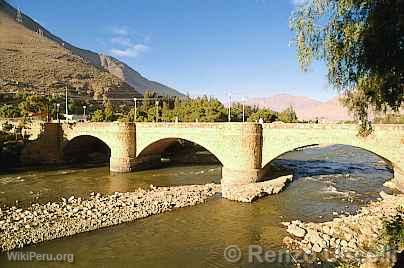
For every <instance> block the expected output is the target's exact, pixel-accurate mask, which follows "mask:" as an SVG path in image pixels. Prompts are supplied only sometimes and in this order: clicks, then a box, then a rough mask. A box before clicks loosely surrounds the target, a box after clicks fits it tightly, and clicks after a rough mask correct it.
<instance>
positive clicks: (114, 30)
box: [110, 26, 129, 36]
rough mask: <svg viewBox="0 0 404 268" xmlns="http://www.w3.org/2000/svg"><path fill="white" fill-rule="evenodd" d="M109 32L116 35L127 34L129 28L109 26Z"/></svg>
mask: <svg viewBox="0 0 404 268" xmlns="http://www.w3.org/2000/svg"><path fill="white" fill-rule="evenodd" d="M110 30H111V32H112V33H114V34H116V35H123V36H125V35H129V30H128V27H126V26H119V27H116V26H115V27H111V28H110Z"/></svg>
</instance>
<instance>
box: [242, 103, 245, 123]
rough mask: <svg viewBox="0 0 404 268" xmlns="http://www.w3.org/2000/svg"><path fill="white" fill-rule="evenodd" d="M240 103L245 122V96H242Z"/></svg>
mask: <svg viewBox="0 0 404 268" xmlns="http://www.w3.org/2000/svg"><path fill="white" fill-rule="evenodd" d="M242 104H243V123H244V122H245V119H244V118H245V98H244V97H243V100H242Z"/></svg>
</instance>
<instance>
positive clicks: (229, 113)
mask: <svg viewBox="0 0 404 268" xmlns="http://www.w3.org/2000/svg"><path fill="white" fill-rule="evenodd" d="M228 115H229V118H228V119H229V122H230V121H231V93H230V92H229V110H228Z"/></svg>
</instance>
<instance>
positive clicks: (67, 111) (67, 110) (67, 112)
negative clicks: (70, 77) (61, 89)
mask: <svg viewBox="0 0 404 268" xmlns="http://www.w3.org/2000/svg"><path fill="white" fill-rule="evenodd" d="M68 104H69V103H68V101H67V87H66V115H69V108H68V107H67V105H68Z"/></svg>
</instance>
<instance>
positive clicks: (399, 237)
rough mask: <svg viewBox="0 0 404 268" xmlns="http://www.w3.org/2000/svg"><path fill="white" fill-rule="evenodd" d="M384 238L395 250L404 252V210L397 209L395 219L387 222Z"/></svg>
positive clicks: (401, 208)
mask: <svg viewBox="0 0 404 268" xmlns="http://www.w3.org/2000/svg"><path fill="white" fill-rule="evenodd" d="M384 229H385V232H384V237H385V239H386V240H387V242H388V243H389V245H390V246H392V247H393V248H394V249H398V250H399V251H402V250H404V208H403V207H400V208H398V209H397V214H396V215H395V216H394V218H392V219H390V220H388V221H385V223H384Z"/></svg>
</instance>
